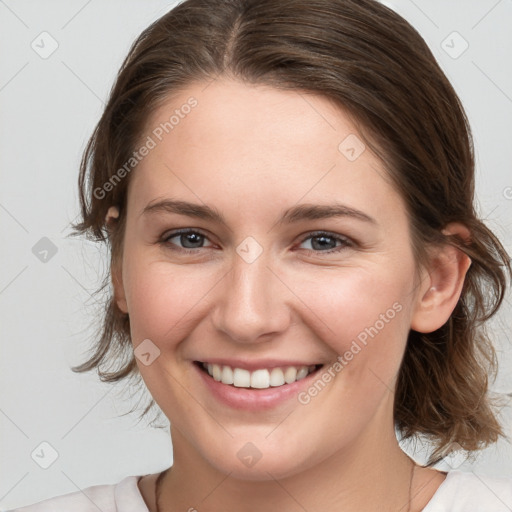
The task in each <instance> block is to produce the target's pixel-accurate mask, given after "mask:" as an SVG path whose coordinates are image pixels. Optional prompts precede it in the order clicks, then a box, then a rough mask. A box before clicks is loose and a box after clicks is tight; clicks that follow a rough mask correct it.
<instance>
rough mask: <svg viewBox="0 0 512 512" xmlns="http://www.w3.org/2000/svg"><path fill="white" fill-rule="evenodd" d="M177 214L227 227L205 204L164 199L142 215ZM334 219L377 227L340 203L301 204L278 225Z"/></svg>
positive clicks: (222, 217)
mask: <svg viewBox="0 0 512 512" xmlns="http://www.w3.org/2000/svg"><path fill="white" fill-rule="evenodd" d="M161 212H165V213H176V214H179V215H186V216H188V217H195V218H198V219H203V220H209V221H213V222H217V223H219V224H223V225H225V226H227V222H226V219H225V218H224V216H223V215H222V214H221V213H220V212H219V211H218V210H217V209H216V208H213V207H210V206H207V205H204V204H196V203H190V202H188V201H180V200H173V199H163V200H160V201H157V202H153V203H149V204H148V205H147V206H146V207H145V208H144V209H143V210H142V213H141V215H147V214H152V213H161ZM333 217H350V218H353V219H356V220H361V221H365V222H369V223H371V224H375V225H377V224H378V223H377V221H376V220H375V219H374V218H373V217H370V216H369V215H368V214H366V213H364V212H362V211H361V210H357V209H356V208H352V207H350V206H346V205H343V204H340V203H333V204H309V203H306V204H300V205H297V206H292V207H291V208H288V209H287V210H285V211H284V212H283V214H282V215H281V217H280V218H279V220H278V221H277V223H278V224H292V223H296V222H300V221H305V220H318V219H328V218H333Z"/></svg>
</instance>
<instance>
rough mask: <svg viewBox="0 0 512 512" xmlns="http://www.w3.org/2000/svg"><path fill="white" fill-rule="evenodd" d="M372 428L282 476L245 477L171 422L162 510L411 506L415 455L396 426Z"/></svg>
mask: <svg viewBox="0 0 512 512" xmlns="http://www.w3.org/2000/svg"><path fill="white" fill-rule="evenodd" d="M380 427H381V428H379V429H377V428H374V429H369V430H368V431H366V432H363V433H362V434H361V435H360V436H359V437H358V438H357V440H356V441H355V442H354V443H351V445H350V447H349V448H344V449H343V450H339V451H337V452H334V453H333V454H332V455H331V456H330V457H328V458H327V459H325V460H323V461H322V462H321V463H320V464H317V465H315V466H313V467H311V468H309V469H307V470H304V471H301V472H299V473H295V474H293V475H291V476H288V477H286V478H282V479H279V480H278V479H275V478H272V477H271V475H270V474H269V475H268V478H267V479H265V480H243V479H240V478H234V477H233V476H230V474H227V475H226V474H225V473H222V472H220V471H218V470H217V469H216V468H215V467H214V466H213V465H211V464H210V463H208V461H207V460H205V458H204V457H202V456H201V455H200V454H199V453H198V452H197V450H196V449H195V448H194V447H193V446H192V445H191V444H190V443H189V442H188V440H187V438H186V437H185V436H183V435H182V433H181V432H180V431H179V430H177V429H176V428H172V427H171V435H172V440H173V450H174V463H173V466H172V468H171V469H170V470H168V471H167V473H166V474H165V475H164V478H163V479H162V481H161V489H160V500H159V505H160V512H171V511H174V510H193V509H196V510H201V512H214V511H218V510H239V511H240V512H250V511H254V510H267V511H268V512H278V511H279V512H288V511H290V512H291V511H296V510H299V509H303V510H324V511H326V512H331V511H333V512H334V511H337V510H343V511H344V512H361V510H364V511H368V512H373V511H375V512H377V511H379V512H382V511H390V512H392V511H393V512H395V511H396V512H408V511H409V510H410V511H411V512H412V511H413V510H415V508H414V507H413V506H412V505H413V504H411V503H410V496H411V495H412V496H414V490H413V492H412V494H410V490H411V489H410V485H411V479H412V468H413V462H412V460H411V459H410V458H409V457H408V456H407V455H406V454H405V453H404V452H403V451H402V449H401V448H400V447H399V445H398V443H397V440H396V436H395V433H394V427H393V426H392V425H391V428H388V429H385V433H384V432H383V430H382V425H380Z"/></svg>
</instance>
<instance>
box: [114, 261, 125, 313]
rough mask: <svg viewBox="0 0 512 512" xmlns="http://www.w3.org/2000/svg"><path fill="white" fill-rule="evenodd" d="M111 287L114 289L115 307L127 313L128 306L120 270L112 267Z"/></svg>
mask: <svg viewBox="0 0 512 512" xmlns="http://www.w3.org/2000/svg"><path fill="white" fill-rule="evenodd" d="M111 278H112V286H113V288H114V301H115V303H116V304H117V307H118V308H119V309H120V310H121V311H122V312H123V313H125V314H127V313H128V304H127V302H126V295H125V292H124V286H123V279H122V272H121V269H119V268H116V267H112V270H111Z"/></svg>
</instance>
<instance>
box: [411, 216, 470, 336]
mask: <svg viewBox="0 0 512 512" xmlns="http://www.w3.org/2000/svg"><path fill="white" fill-rule="evenodd" d="M442 232H443V233H444V234H446V235H454V234H458V235H460V236H461V238H463V239H464V240H468V241H469V239H470V233H469V230H468V229H467V228H466V227H465V226H464V225H463V224H460V223H458V222H452V223H450V224H448V225H447V226H446V227H445V229H443V231H442ZM470 265H471V259H470V258H469V256H467V255H466V254H464V253H463V252H462V251H461V250H460V249H457V248H456V247H453V246H452V245H449V244H445V245H443V246H441V247H439V248H435V249H434V252H433V253H432V256H431V258H430V264H429V268H428V269H427V271H426V272H425V274H424V275H423V277H422V280H421V283H420V285H419V293H418V294H417V299H416V304H415V306H414V312H413V315H412V319H411V329H413V330H415V331H418V332H424V333H427V332H433V331H435V330H436V329H439V328H440V327H442V326H443V325H444V324H445V323H446V322H447V321H448V319H449V318H450V315H451V314H452V312H453V310H454V309H455V306H456V305H457V302H458V300H459V297H460V294H461V291H462V286H463V285H464V278H465V277H466V272H467V271H468V269H469V267H470Z"/></svg>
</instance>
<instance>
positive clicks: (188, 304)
mask: <svg viewBox="0 0 512 512" xmlns="http://www.w3.org/2000/svg"><path fill="white" fill-rule="evenodd" d="M213 285H214V280H213V279H212V276H211V274H209V273H208V272H207V271H204V272H203V271H198V269H197V267H196V268H193V266H192V265H190V266H189V267H187V266H178V267H177V266H175V265H169V263H166V262H161V261H151V260H148V258H143V257H134V258H133V259H132V261H131V262H129V263H128V264H127V266H126V271H125V289H126V290H127V301H128V308H129V312H130V326H131V330H132V337H133V340H134V343H135V344H137V343H139V342H140V341H141V340H142V339H145V338H149V339H152V340H155V341H157V342H160V341H162V342H163V341H165V343H166V344H167V345H169V343H171V344H172V340H173V339H176V340H177V341H178V340H179V339H180V335H182V334H183V329H184V328H185V327H186V326H187V325H188V324H189V321H190V319H191V318H192V317H193V316H194V308H195V306H199V303H200V302H203V303H204V301H207V300H208V297H207V291H208V290H209V289H211V288H212V286H213Z"/></svg>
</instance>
